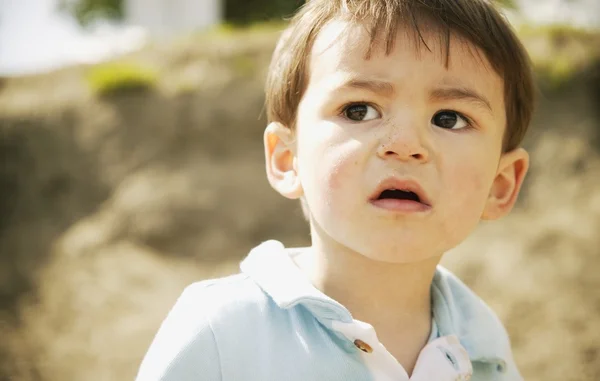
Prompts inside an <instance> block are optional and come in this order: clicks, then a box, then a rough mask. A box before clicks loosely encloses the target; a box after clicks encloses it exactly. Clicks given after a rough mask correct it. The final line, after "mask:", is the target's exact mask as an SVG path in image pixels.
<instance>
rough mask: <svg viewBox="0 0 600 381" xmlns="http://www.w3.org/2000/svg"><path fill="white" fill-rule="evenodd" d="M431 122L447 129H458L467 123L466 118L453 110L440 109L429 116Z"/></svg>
mask: <svg viewBox="0 0 600 381" xmlns="http://www.w3.org/2000/svg"><path fill="white" fill-rule="evenodd" d="M431 123H432V124H433V125H434V126H437V127H440V128H445V129H448V130H459V129H461V128H465V127H467V126H468V125H469V123H468V122H467V121H466V119H465V118H464V117H462V116H461V115H460V114H459V113H457V112H455V111H440V112H438V113H437V114H435V115H434V116H433V118H431Z"/></svg>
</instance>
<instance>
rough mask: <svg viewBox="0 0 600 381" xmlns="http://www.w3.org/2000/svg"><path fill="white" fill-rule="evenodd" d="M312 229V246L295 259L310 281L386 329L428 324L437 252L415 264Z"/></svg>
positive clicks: (354, 312)
mask: <svg viewBox="0 0 600 381" xmlns="http://www.w3.org/2000/svg"><path fill="white" fill-rule="evenodd" d="M311 230H313V231H312V241H313V242H312V246H311V247H310V248H309V249H308V250H305V251H304V252H303V254H300V255H298V257H297V258H296V263H297V265H298V267H300V269H301V270H302V271H303V272H304V273H305V274H306V275H307V276H308V278H309V279H310V281H311V282H312V284H313V285H314V286H315V287H316V288H318V289H319V290H321V291H322V292H323V293H325V294H326V295H328V296H330V297H331V298H333V299H334V300H336V301H338V302H339V303H341V304H342V305H344V306H345V307H346V308H348V310H349V311H350V312H351V313H352V315H353V317H354V318H355V319H357V320H361V321H364V322H367V323H370V324H371V325H373V326H374V327H376V329H377V330H378V331H379V330H383V331H388V330H398V327H404V328H405V329H406V330H412V329H415V328H418V327H423V325H424V324H426V325H427V328H429V325H430V324H431V292H430V289H431V281H432V279H433V275H434V272H435V268H436V266H437V264H438V262H439V259H440V257H441V256H437V257H433V258H430V259H427V260H424V261H419V262H413V263H386V262H379V261H375V260H373V259H370V258H368V257H367V256H365V255H363V254H360V253H356V252H354V251H352V250H350V249H348V248H346V247H344V246H342V245H339V244H337V243H333V242H331V240H327V239H323V236H324V234H319V232H318V231H315V230H316V229H311Z"/></svg>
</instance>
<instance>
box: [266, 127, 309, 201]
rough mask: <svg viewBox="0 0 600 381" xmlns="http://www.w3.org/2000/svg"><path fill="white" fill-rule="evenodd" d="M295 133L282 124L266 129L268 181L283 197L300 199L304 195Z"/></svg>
mask: <svg viewBox="0 0 600 381" xmlns="http://www.w3.org/2000/svg"><path fill="white" fill-rule="evenodd" d="M295 143H296V141H295V139H294V134H293V132H292V131H291V130H290V129H289V128H287V127H285V126H284V125H283V124H281V123H270V124H269V125H268V126H267V128H266V129H265V134H264V144H265V160H266V165H267V168H266V169H267V179H268V180H269V183H270V184H271V186H272V187H273V189H275V190H276V191H277V192H279V193H280V194H281V195H282V196H284V197H287V198H290V199H298V198H300V197H301V196H302V195H303V191H302V185H301V184H300V178H299V177H298V171H297V168H296V156H295V146H296V144H295Z"/></svg>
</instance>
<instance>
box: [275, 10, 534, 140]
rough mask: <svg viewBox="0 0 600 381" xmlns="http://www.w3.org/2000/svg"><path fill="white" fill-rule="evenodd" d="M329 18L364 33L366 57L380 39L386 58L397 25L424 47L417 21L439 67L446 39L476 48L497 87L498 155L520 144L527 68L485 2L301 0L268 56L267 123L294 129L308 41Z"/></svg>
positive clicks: (512, 37)
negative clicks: (500, 117) (435, 49)
mask: <svg viewBox="0 0 600 381" xmlns="http://www.w3.org/2000/svg"><path fill="white" fill-rule="evenodd" d="M334 19H340V20H348V21H350V22H352V23H359V24H360V25H363V26H365V27H366V28H367V30H368V31H369V33H370V35H371V45H370V49H369V52H368V53H367V56H368V55H369V54H370V50H371V49H372V48H373V46H374V44H375V38H376V36H378V35H379V34H380V33H381V34H383V36H384V41H385V50H386V54H389V53H390V52H391V50H392V48H393V46H394V39H395V36H396V31H397V29H398V27H400V26H407V27H409V28H411V29H412V30H413V31H414V32H415V33H414V34H413V35H414V37H415V39H416V40H417V43H421V44H424V45H425V47H427V48H428V49H429V47H428V46H427V44H426V42H425V41H424V39H423V37H422V34H421V28H420V24H421V23H422V22H424V21H427V22H428V23H433V25H434V26H436V27H437V30H438V31H439V34H440V37H441V38H442V41H443V43H444V45H443V46H445V49H446V52H445V54H446V65H448V57H449V54H450V37H451V35H452V34H455V35H456V36H459V37H461V38H462V39H464V40H466V41H467V42H469V43H471V44H473V45H474V46H475V47H477V48H479V49H480V51H482V52H483V53H484V54H485V57H486V58H487V60H488V61H489V63H490V65H491V66H492V68H493V69H494V70H495V71H496V72H497V73H498V75H500V76H501V77H502V79H503V81H504V100H505V107H506V110H505V112H506V121H507V124H506V129H505V134H504V140H503V144H502V150H503V152H507V151H510V150H513V149H515V148H517V147H518V146H519V145H520V144H521V142H522V140H523V138H524V136H525V133H526V131H527V128H528V126H529V123H530V121H531V117H532V114H533V108H534V98H535V87H534V84H533V75H532V72H531V63H530V59H529V56H528V54H527V51H526V50H525V48H524V47H523V45H522V44H521V42H520V41H519V39H518V37H517V36H516V34H515V33H514V31H513V30H512V28H511V26H510V24H509V23H508V22H507V21H506V20H505V18H504V17H503V16H502V15H501V13H500V12H499V11H498V9H496V7H495V6H494V4H492V3H491V1H490V0H308V1H307V2H306V4H304V6H303V7H302V8H300V10H299V11H298V12H297V13H296V15H295V16H294V17H293V18H292V19H291V22H290V25H289V26H288V28H287V29H286V30H285V31H284V33H283V34H282V36H281V38H280V40H279V43H278V45H277V48H276V49H275V52H274V54H273V58H272V61H271V65H270V67H269V72H268V76H267V81H266V88H265V90H266V105H265V107H266V112H267V118H268V120H269V122H280V123H282V124H283V125H285V126H288V127H289V128H292V129H293V128H295V122H296V117H297V111H298V106H299V104H300V100H301V99H302V96H303V94H304V92H305V91H306V87H307V82H308V70H309V62H308V61H309V58H308V57H310V52H311V50H312V46H313V43H314V41H315V39H316V37H317V35H318V34H319V32H320V31H321V30H322V29H323V27H324V26H325V25H326V24H327V23H329V22H330V21H331V20H334Z"/></svg>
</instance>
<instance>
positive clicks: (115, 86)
mask: <svg viewBox="0 0 600 381" xmlns="http://www.w3.org/2000/svg"><path fill="white" fill-rule="evenodd" d="M86 79H87V83H88V85H89V86H90V88H91V89H92V91H93V92H94V93H95V94H96V95H98V96H108V95H113V94H116V93H121V92H128V91H148V90H152V89H154V88H155V87H156V85H157V83H158V73H157V72H156V71H155V70H153V69H151V68H149V67H145V66H141V65H139V64H133V63H124V62H121V63H119V62H112V63H105V64H99V65H96V66H94V67H92V68H91V69H90V70H89V71H88V73H87V76H86Z"/></svg>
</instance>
